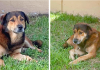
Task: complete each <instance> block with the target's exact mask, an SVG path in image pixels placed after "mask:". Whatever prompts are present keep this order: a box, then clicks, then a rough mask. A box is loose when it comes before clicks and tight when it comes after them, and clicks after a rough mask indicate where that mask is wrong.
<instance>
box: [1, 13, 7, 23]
mask: <svg viewBox="0 0 100 70" xmlns="http://www.w3.org/2000/svg"><path fill="white" fill-rule="evenodd" d="M5 15H6V14H4V15H2V16H1V17H0V21H1V22H2V21H3V19H4V17H5Z"/></svg>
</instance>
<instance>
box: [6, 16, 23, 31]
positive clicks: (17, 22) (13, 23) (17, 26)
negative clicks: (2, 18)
mask: <svg viewBox="0 0 100 70" xmlns="http://www.w3.org/2000/svg"><path fill="white" fill-rule="evenodd" d="M7 28H8V30H9V31H13V32H21V31H22V32H24V28H25V19H24V18H23V17H22V16H21V15H19V16H18V17H16V16H13V17H11V18H10V20H9V22H8V25H7Z"/></svg>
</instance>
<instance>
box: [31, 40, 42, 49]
mask: <svg viewBox="0 0 100 70" xmlns="http://www.w3.org/2000/svg"><path fill="white" fill-rule="evenodd" d="M32 44H33V45H36V47H37V48H41V46H42V44H43V42H42V41H41V40H35V41H32Z"/></svg>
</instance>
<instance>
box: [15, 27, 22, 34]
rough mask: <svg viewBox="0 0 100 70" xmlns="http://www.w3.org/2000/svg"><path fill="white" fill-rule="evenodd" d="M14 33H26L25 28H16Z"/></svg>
mask: <svg viewBox="0 0 100 70" xmlns="http://www.w3.org/2000/svg"><path fill="white" fill-rule="evenodd" d="M13 32H14V33H23V32H24V28H15V29H14V30H13Z"/></svg>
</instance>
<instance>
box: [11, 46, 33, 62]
mask: <svg viewBox="0 0 100 70" xmlns="http://www.w3.org/2000/svg"><path fill="white" fill-rule="evenodd" d="M20 52H21V48H20V49H17V50H15V51H14V52H12V53H11V54H10V56H11V57H12V58H13V59H17V60H19V61H22V60H27V61H31V60H32V58H31V57H29V56H27V55H22V54H21V53H20Z"/></svg>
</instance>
